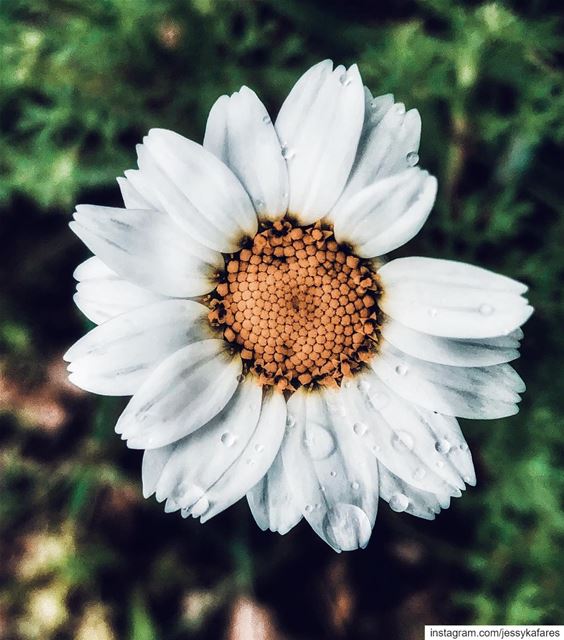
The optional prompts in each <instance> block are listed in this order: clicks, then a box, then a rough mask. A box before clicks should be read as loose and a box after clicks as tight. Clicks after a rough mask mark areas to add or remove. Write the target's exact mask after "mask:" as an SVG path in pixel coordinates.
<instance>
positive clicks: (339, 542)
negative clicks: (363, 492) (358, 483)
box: [323, 503, 372, 551]
mask: <svg viewBox="0 0 564 640" xmlns="http://www.w3.org/2000/svg"><path fill="white" fill-rule="evenodd" d="M323 531H324V532H325V535H326V537H327V540H328V541H329V542H330V543H331V544H332V545H333V546H335V547H336V548H338V549H341V550H342V551H354V550H355V549H358V548H359V547H361V548H364V547H365V546H366V545H367V544H368V540H369V539H370V534H371V533H372V527H371V525H370V520H369V519H368V516H367V515H366V513H364V511H363V510H362V509H360V508H359V507H357V506H355V505H353V504H344V503H340V504H337V505H335V506H334V507H333V508H332V509H329V511H327V514H326V515H325V518H324V519H323Z"/></svg>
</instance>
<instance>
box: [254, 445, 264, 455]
mask: <svg viewBox="0 0 564 640" xmlns="http://www.w3.org/2000/svg"><path fill="white" fill-rule="evenodd" d="M255 451H256V452H257V453H262V452H263V451H264V445H262V444H255Z"/></svg>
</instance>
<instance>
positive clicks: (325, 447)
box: [304, 423, 337, 460]
mask: <svg viewBox="0 0 564 640" xmlns="http://www.w3.org/2000/svg"><path fill="white" fill-rule="evenodd" d="M304 443H305V444H306V446H307V448H308V449H309V455H310V456H311V458H312V459H313V460H324V459H325V458H328V457H329V456H330V455H331V454H332V453H333V451H335V449H336V447H337V443H336V442H335V438H334V437H333V436H332V435H331V433H329V431H327V429H326V428H325V427H322V426H321V425H319V424H315V423H311V424H309V425H308V426H307V431H306V439H305V440H304Z"/></svg>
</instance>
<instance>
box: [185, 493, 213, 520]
mask: <svg viewBox="0 0 564 640" xmlns="http://www.w3.org/2000/svg"><path fill="white" fill-rule="evenodd" d="M209 508H210V501H209V500H208V499H207V498H206V496H203V497H201V498H200V499H199V500H198V502H196V504H195V505H194V506H193V507H192V509H190V515H191V516H192V517H193V518H199V517H200V516H203V515H204V513H205V512H206V511H207V510H208V509H209Z"/></svg>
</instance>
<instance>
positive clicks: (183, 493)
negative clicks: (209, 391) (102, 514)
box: [157, 380, 262, 517]
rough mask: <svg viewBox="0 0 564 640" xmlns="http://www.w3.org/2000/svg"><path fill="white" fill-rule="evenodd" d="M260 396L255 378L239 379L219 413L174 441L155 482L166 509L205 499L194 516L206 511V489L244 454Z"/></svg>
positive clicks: (158, 497) (188, 507)
mask: <svg viewBox="0 0 564 640" xmlns="http://www.w3.org/2000/svg"><path fill="white" fill-rule="evenodd" d="M261 396H262V389H261V387H260V386H259V385H257V384H256V382H254V381H253V380H247V381H245V382H242V383H241V384H240V385H239V386H238V388H237V390H236V391H235V393H234V394H233V396H232V397H231V399H230V401H229V402H228V403H227V404H226V405H225V407H224V408H223V409H222V411H221V412H220V413H218V414H217V415H216V416H215V417H214V418H212V419H211V420H210V421H209V422H207V423H206V424H204V425H203V426H202V427H201V428H200V429H198V430H197V431H196V432H195V433H193V434H191V435H189V436H188V437H186V438H183V439H182V440H180V441H179V442H177V443H176V444H175V445H174V450H173V452H172V454H171V456H170V459H169V461H168V462H167V464H166V467H165V469H164V471H163V472H162V474H161V477H160V480H159V482H158V485H157V499H158V500H164V499H165V498H166V499H167V503H168V505H169V507H168V510H169V511H173V510H176V509H187V510H188V511H190V510H191V509H192V507H194V505H195V504H196V503H198V502H200V501H201V500H205V501H206V503H207V507H206V509H202V502H200V504H199V506H198V511H199V513H198V516H197V517H200V516H202V515H203V514H204V513H207V511H208V510H209V508H210V507H211V506H212V503H211V497H210V496H209V495H208V494H207V492H208V491H209V490H210V489H211V488H212V487H213V485H214V484H215V483H216V482H218V481H219V480H220V479H221V478H222V476H223V475H224V474H225V473H226V472H228V471H229V470H230V468H231V466H232V465H233V464H234V463H235V462H236V461H237V459H238V458H240V457H241V456H242V455H244V454H245V452H246V447H247V445H248V443H249V441H250V440H251V439H252V436H253V433H254V432H255V431H256V429H257V423H258V420H259V417H260V412H261V403H262V398H261ZM244 493H245V492H244V491H243V493H242V494H241V496H242V495H244ZM241 496H240V497H241ZM215 498H217V496H215Z"/></svg>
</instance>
